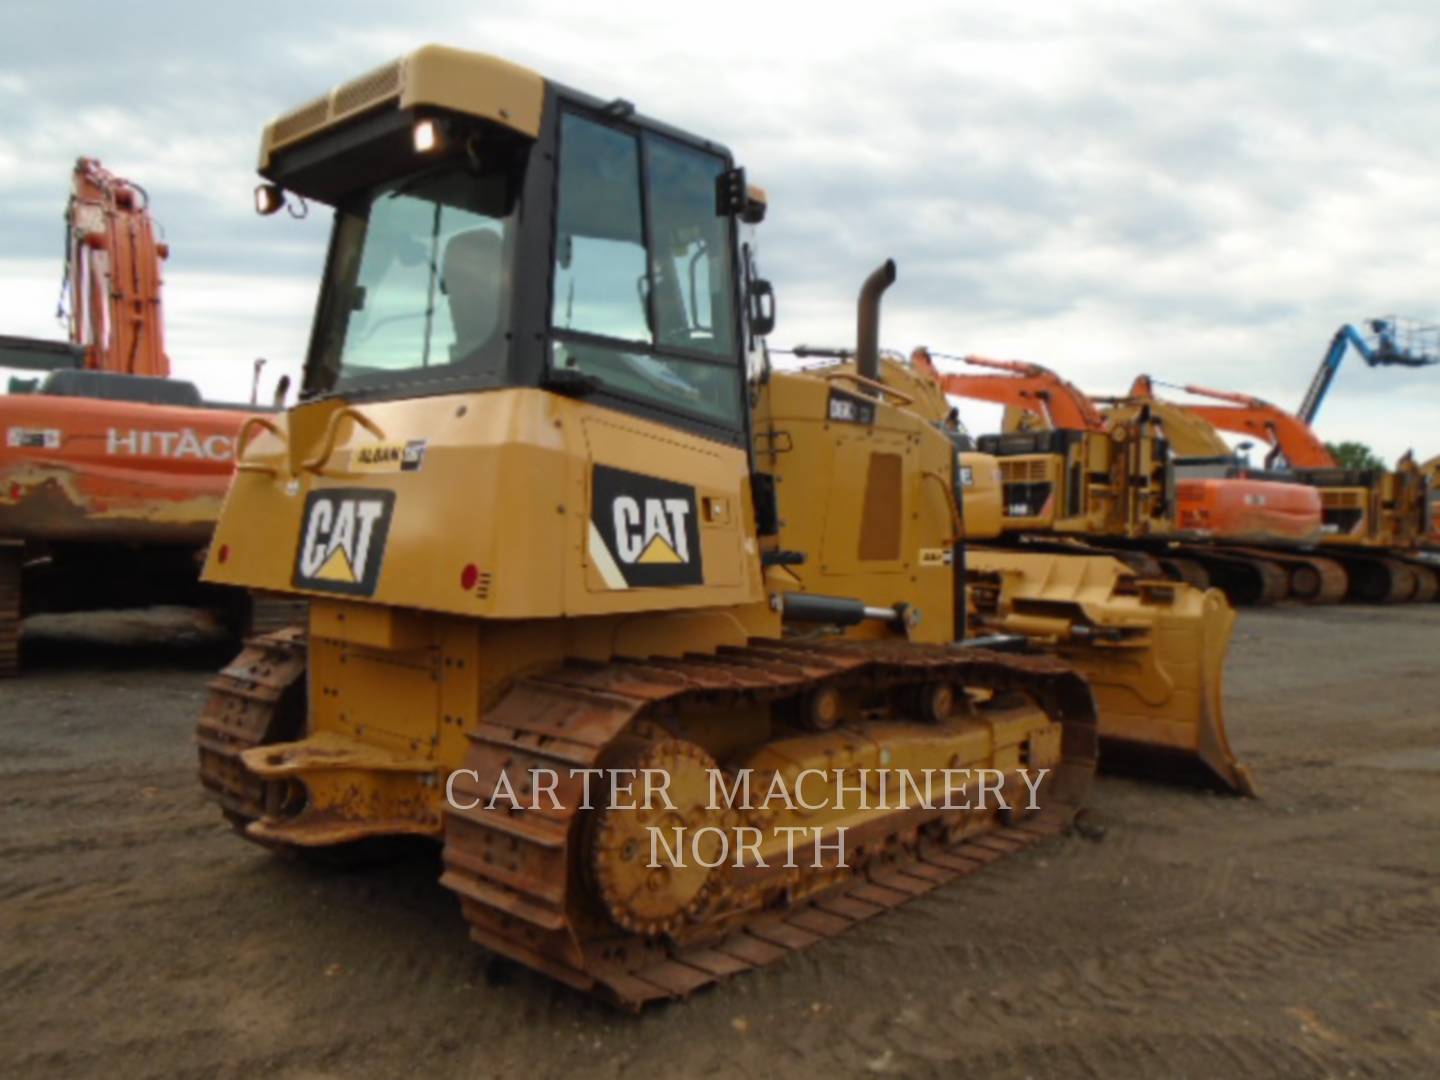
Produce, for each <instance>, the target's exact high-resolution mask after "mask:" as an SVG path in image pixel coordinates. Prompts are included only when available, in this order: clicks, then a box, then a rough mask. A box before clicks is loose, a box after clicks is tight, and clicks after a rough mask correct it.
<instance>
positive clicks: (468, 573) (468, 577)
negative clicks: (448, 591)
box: [460, 563, 480, 592]
mask: <svg viewBox="0 0 1440 1080" xmlns="http://www.w3.org/2000/svg"><path fill="white" fill-rule="evenodd" d="M479 580H480V568H479V567H478V566H476V565H475V564H474V563H470V565H468V566H466V567H465V569H464V570H461V571H460V587H461V588H462V589H464V590H465V591H466V592H469V591H470V590H471V589H473V588H475V583H476V582H477V581H479Z"/></svg>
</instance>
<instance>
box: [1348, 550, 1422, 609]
mask: <svg viewBox="0 0 1440 1080" xmlns="http://www.w3.org/2000/svg"><path fill="white" fill-rule="evenodd" d="M1334 557H1335V559H1336V560H1337V561H1339V562H1341V563H1343V564H1344V566H1345V573H1346V575H1347V577H1348V578H1349V581H1350V586H1349V589H1348V590H1347V591H1346V594H1345V599H1347V600H1350V601H1354V602H1358V603H1362V604H1403V603H1405V602H1407V601H1409V600H1413V599H1418V597H1417V593H1419V592H1420V591H1421V586H1420V582H1419V580H1418V579H1417V577H1416V573H1415V570H1416V568H1415V567H1413V566H1411V565H1410V564H1409V563H1407V562H1406V561H1405V560H1404V559H1400V558H1395V557H1393V556H1390V555H1386V554H1380V553H1378V552H1377V553H1375V554H1371V553H1369V552H1365V551H1345V552H1343V553H1342V552H1340V551H1336V552H1335V553H1334Z"/></svg>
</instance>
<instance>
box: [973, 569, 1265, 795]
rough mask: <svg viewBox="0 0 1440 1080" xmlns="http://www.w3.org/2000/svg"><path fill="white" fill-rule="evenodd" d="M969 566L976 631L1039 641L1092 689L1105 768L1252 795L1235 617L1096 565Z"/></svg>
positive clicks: (1208, 601) (1192, 595)
mask: <svg viewBox="0 0 1440 1080" xmlns="http://www.w3.org/2000/svg"><path fill="white" fill-rule="evenodd" d="M966 564H967V570H968V572H969V575H970V584H971V595H972V598H973V599H972V607H973V616H974V618H975V619H976V621H977V624H978V626H979V627H980V628H981V629H983V630H984V631H985V632H1000V633H1013V634H1021V635H1023V636H1025V637H1027V638H1031V639H1036V640H1039V641H1042V642H1044V643H1046V644H1047V645H1049V646H1052V647H1053V648H1054V649H1055V651H1056V652H1057V653H1058V654H1059V655H1060V656H1061V657H1062V658H1063V659H1064V660H1066V661H1067V662H1068V663H1070V664H1071V665H1073V666H1074V667H1075V668H1076V669H1077V670H1078V671H1080V672H1081V673H1082V674H1083V675H1085V677H1086V678H1087V679H1089V681H1090V684H1091V688H1092V690H1093V691H1094V694H1095V700H1096V703H1097V704H1098V706H1099V721H1100V725H1099V730H1100V737H1101V741H1102V753H1101V759H1100V762H1101V767H1102V768H1117V767H1118V768H1120V769H1121V770H1124V771H1138V772H1139V773H1140V774H1142V775H1144V776H1147V777H1151V778H1163V777H1166V776H1169V775H1172V774H1173V772H1174V771H1175V770H1174V769H1173V768H1172V767H1173V766H1177V765H1178V766H1181V767H1182V770H1181V771H1191V772H1194V771H1196V770H1195V767H1196V766H1198V767H1199V769H1200V771H1201V772H1202V773H1203V775H1204V776H1205V777H1207V778H1208V779H1209V780H1211V781H1212V782H1219V783H1220V784H1223V785H1224V786H1225V787H1227V788H1230V789H1232V790H1234V791H1236V792H1238V793H1240V794H1242V795H1251V796H1253V795H1256V794H1257V790H1256V787H1255V782H1254V780H1253V779H1252V777H1251V775H1250V770H1249V769H1247V768H1246V767H1245V766H1244V765H1242V764H1240V762H1238V761H1237V760H1236V759H1235V754H1234V752H1233V751H1232V750H1231V749H1230V742H1229V740H1228V739H1227V738H1226V735H1225V714H1224V707H1223V704H1222V698H1221V683H1222V676H1223V671H1224V665H1225V651H1226V649H1227V647H1228V646H1229V642H1230V632H1231V630H1232V628H1233V627H1234V624H1235V612H1234V610H1233V609H1232V608H1231V607H1230V605H1229V604H1228V603H1227V602H1226V600H1225V598H1224V596H1223V595H1222V594H1221V593H1220V592H1219V591H1218V590H1216V589H1197V588H1195V587H1194V586H1191V585H1185V584H1182V583H1180V582H1175V581H1152V580H1148V579H1145V578H1140V577H1137V576H1136V575H1135V574H1134V572H1133V571H1131V570H1129V569H1128V568H1127V567H1126V566H1125V565H1124V564H1122V563H1120V562H1119V561H1117V560H1115V559H1112V558H1109V557H1107V556H1098V555H1097V556H1081V555H1053V554H1031V553H1027V552H1018V551H1010V550H991V549H976V548H971V549H970V550H969V551H967V553H966ZM1186 765H1189V766H1190V768H1189V769H1188V770H1185V769H1183V767H1184V766H1186Z"/></svg>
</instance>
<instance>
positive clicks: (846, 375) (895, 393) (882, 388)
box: [821, 371, 915, 405]
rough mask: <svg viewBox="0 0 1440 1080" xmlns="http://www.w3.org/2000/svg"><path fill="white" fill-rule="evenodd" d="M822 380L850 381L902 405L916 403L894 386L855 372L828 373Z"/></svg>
mask: <svg viewBox="0 0 1440 1080" xmlns="http://www.w3.org/2000/svg"><path fill="white" fill-rule="evenodd" d="M821 378H823V379H824V380H825V381H826V382H833V381H834V380H836V379H849V380H850V381H851V382H853V383H855V384H856V385H857V386H863V387H867V388H868V389H871V390H874V391H877V392H878V393H881V394H889V395H890V396H891V397H893V398H895V399H896V400H897V401H899V402H900V404H901V405H910V404H913V403H914V401H915V399H914V398H913V397H911V396H910V395H909V394H903V393H901V392H900V391H899V390H896V389H895V388H894V387H893V386H886V385H885V384H884V383H883V382H880V381H879V380H877V379H867V378H866V377H865V376H864V375H857V374H856V373H855V372H853V371H828V372H825V373H824V374H823V375H822V376H821Z"/></svg>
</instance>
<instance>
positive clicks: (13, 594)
mask: <svg viewBox="0 0 1440 1080" xmlns="http://www.w3.org/2000/svg"><path fill="white" fill-rule="evenodd" d="M23 550H24V549H23V548H22V547H21V545H19V544H7V543H0V678H7V677H10V676H14V675H18V674H19V673H20V569H21V554H22V552H23Z"/></svg>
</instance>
